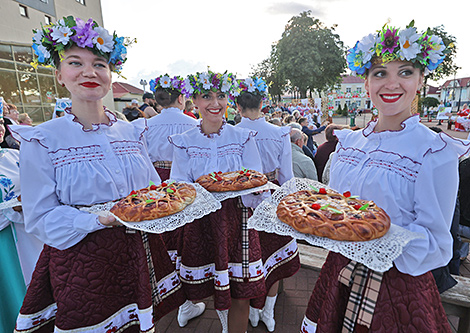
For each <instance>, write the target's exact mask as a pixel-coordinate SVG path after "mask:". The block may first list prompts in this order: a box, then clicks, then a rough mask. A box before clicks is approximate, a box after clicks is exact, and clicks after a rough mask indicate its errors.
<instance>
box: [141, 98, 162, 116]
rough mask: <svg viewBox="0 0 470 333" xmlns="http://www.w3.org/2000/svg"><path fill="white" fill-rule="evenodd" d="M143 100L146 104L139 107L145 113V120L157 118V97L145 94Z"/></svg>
mask: <svg viewBox="0 0 470 333" xmlns="http://www.w3.org/2000/svg"><path fill="white" fill-rule="evenodd" d="M142 100H143V101H144V103H143V104H142V105H141V106H139V110H140V111H142V112H143V113H144V117H145V118H152V117H153V116H156V115H157V114H158V113H157V111H156V109H155V104H156V102H155V96H154V95H153V94H152V93H151V92H145V93H144V94H143V95H142Z"/></svg>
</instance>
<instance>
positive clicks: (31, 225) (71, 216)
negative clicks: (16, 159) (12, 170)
mask: <svg viewBox="0 0 470 333" xmlns="http://www.w3.org/2000/svg"><path fill="white" fill-rule="evenodd" d="M17 134H19V135H20V136H21V148H20V182H21V192H22V193H21V197H22V200H21V202H22V205H23V213H24V219H25V229H26V231H27V232H29V233H32V234H34V235H36V236H37V237H38V238H39V239H40V240H41V241H42V242H44V243H46V244H47V245H50V246H52V247H55V248H57V249H59V250H64V249H67V248H69V247H71V246H73V245H75V244H77V243H78V242H80V241H81V240H82V239H83V238H85V237H86V235H87V234H88V233H90V232H93V231H96V230H99V229H103V228H105V227H104V226H103V225H101V224H100V223H99V222H98V217H97V215H94V214H90V213H85V212H81V211H79V210H78V209H76V208H73V207H71V206H66V205H61V204H60V202H59V200H58V197H57V195H56V192H55V189H56V181H55V173H54V167H53V165H52V161H51V159H50V158H49V156H48V150H47V146H46V143H45V140H44V139H43V138H40V137H41V134H40V132H39V131H37V132H36V133H34V132H29V133H26V135H25V136H22V134H23V133H22V131H20V130H18V132H17Z"/></svg>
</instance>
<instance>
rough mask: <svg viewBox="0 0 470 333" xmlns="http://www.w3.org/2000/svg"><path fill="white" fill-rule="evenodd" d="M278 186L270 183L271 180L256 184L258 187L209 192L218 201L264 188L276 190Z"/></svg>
mask: <svg viewBox="0 0 470 333" xmlns="http://www.w3.org/2000/svg"><path fill="white" fill-rule="evenodd" d="M278 188H279V186H278V185H276V184H274V183H271V182H267V183H266V184H264V185H261V186H258V187H253V188H249V189H246V190H240V191H226V192H211V193H212V195H213V196H214V198H215V199H216V200H219V201H224V200H227V199H230V198H236V197H239V196H241V195H246V194H250V193H254V192H259V191H264V190H276V189H278Z"/></svg>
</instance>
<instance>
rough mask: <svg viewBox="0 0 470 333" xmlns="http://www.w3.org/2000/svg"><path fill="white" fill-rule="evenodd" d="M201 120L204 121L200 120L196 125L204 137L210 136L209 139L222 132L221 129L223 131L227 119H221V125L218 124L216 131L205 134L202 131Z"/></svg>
mask: <svg viewBox="0 0 470 333" xmlns="http://www.w3.org/2000/svg"><path fill="white" fill-rule="evenodd" d="M203 121H204V120H201V121H200V122H199V124H198V125H197V127H198V128H199V132H201V134H202V135H204V136H205V137H207V138H210V139H211V138H213V137H215V136H220V133H222V131H223V129H224V127H225V125H226V124H227V121H226V120H225V118H224V119H222V126H220V128H219V130H218V131H217V132H215V133H211V134H206V133H204V132H203V131H202V122H203Z"/></svg>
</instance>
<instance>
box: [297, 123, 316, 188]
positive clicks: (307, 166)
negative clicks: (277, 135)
mask: <svg viewBox="0 0 470 333" xmlns="http://www.w3.org/2000/svg"><path fill="white" fill-rule="evenodd" d="M290 142H291V147H292V170H293V171H294V176H295V177H298V178H308V179H313V180H318V177H317V170H316V169H315V164H313V160H312V159H311V158H310V157H308V156H307V155H305V154H304V152H303V150H302V147H303V145H304V138H303V133H302V131H301V130H299V129H298V128H292V129H291V131H290Z"/></svg>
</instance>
